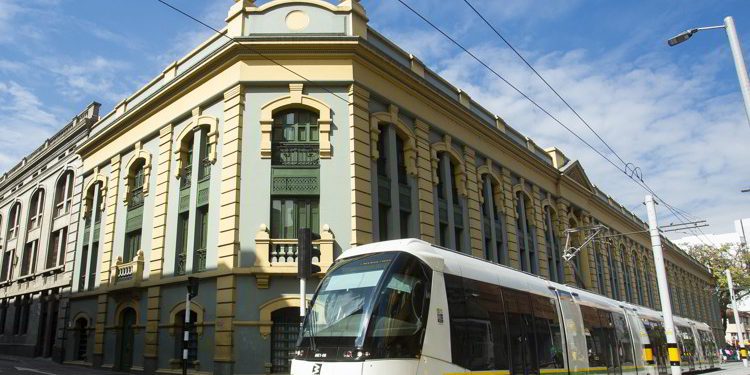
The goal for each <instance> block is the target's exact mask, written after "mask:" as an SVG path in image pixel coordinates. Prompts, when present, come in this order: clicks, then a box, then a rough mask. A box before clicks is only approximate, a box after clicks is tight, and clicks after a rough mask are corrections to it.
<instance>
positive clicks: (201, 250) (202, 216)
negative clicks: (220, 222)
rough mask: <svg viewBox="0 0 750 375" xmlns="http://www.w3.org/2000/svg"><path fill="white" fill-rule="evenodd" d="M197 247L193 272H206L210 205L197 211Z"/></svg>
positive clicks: (195, 246)
mask: <svg viewBox="0 0 750 375" xmlns="http://www.w3.org/2000/svg"><path fill="white" fill-rule="evenodd" d="M195 213H196V217H195V245H194V249H195V250H194V251H195V253H194V254H193V272H202V271H205V270H206V249H207V248H208V205H206V206H201V207H198V208H197V209H196V210H195Z"/></svg>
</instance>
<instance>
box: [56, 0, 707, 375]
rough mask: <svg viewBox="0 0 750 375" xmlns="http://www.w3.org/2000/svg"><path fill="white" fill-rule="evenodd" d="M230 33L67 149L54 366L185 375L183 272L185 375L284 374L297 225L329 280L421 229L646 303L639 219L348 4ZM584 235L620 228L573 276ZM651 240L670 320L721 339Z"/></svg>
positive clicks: (694, 269)
mask: <svg viewBox="0 0 750 375" xmlns="http://www.w3.org/2000/svg"><path fill="white" fill-rule="evenodd" d="M226 22H227V25H226V27H225V28H224V29H223V30H222V31H221V33H220V34H216V35H214V36H212V37H210V38H209V39H208V40H206V41H205V42H204V43H203V44H201V45H200V46H198V47H197V48H196V49H194V50H193V51H191V52H190V53H189V54H188V55H186V56H185V57H183V58H182V59H180V60H178V61H175V62H174V63H172V64H170V65H169V66H167V67H166V68H165V70H164V71H163V73H161V74H160V75H159V76H158V77H156V78H154V79H153V80H152V81H151V82H150V83H148V84H147V85H146V86H144V87H143V88H141V89H140V90H138V91H137V92H135V93H134V94H133V95H131V96H129V97H128V98H126V99H124V100H122V101H121V102H120V103H118V104H117V105H116V106H115V108H114V109H113V110H112V111H111V112H110V113H109V114H106V115H105V116H103V117H102V118H101V119H100V120H99V121H98V122H97V123H96V124H94V125H93V126H92V127H91V130H90V134H89V138H88V139H87V141H86V142H85V143H84V144H82V145H80V147H78V149H77V153H78V155H80V158H81V167H80V202H79V205H80V215H79V218H78V223H77V226H78V228H79V230H78V235H77V236H76V237H75V239H73V241H74V249H75V252H74V255H73V256H74V268H73V271H72V277H71V279H72V281H71V290H72V294H71V295H70V304H69V309H68V312H67V315H66V316H67V320H66V322H65V325H64V328H63V329H64V330H65V332H66V337H67V338H66V340H65V341H61V342H60V344H59V345H60V346H61V348H62V349H64V353H65V354H64V357H65V358H64V360H65V361H66V362H68V363H73V364H80V365H90V366H95V367H103V368H111V369H115V370H128V369H129V370H131V371H139V372H144V373H147V374H153V373H164V374H168V373H175V372H177V371H179V366H180V361H179V358H180V356H181V350H180V349H181V345H182V343H181V335H180V332H181V330H182V327H183V326H182V320H183V318H184V315H185V313H186V312H185V310H184V298H185V293H186V282H187V277H189V276H192V277H197V278H199V280H200V289H199V294H198V296H196V297H195V298H194V300H193V303H192V305H191V306H192V307H191V311H190V312H189V313H190V317H191V321H195V322H196V323H195V325H194V326H193V327H192V328H190V330H191V332H192V333H193V335H192V336H193V337H195V339H194V340H192V341H191V343H190V345H189V354H190V355H189V357H190V361H189V362H190V368H191V369H190V371H191V372H194V373H215V374H268V373H284V372H288V355H289V351H290V345H293V343H294V341H295V339H296V330H297V329H298V325H299V317H298V310H299V309H298V307H299V300H300V299H299V286H298V282H297V278H296V271H297V265H296V239H295V237H296V230H297V229H298V228H301V227H309V228H311V229H312V230H313V232H315V233H316V234H318V235H319V236H320V239H318V240H316V241H315V246H316V247H317V248H318V250H319V251H320V257H319V258H317V259H315V262H316V263H317V264H318V265H319V266H320V267H321V270H322V273H324V272H325V271H326V270H327V269H328V267H330V265H331V264H332V263H333V260H334V259H335V257H336V256H337V255H339V254H340V253H341V252H342V251H343V250H345V249H347V248H349V247H352V246H357V245H362V244H367V243H370V242H373V241H380V240H387V239H395V238H404V237H416V238H421V239H424V240H426V241H429V242H432V243H436V244H439V245H443V246H445V247H449V248H452V249H455V250H458V251H462V252H466V253H470V254H472V255H475V256H478V257H482V258H486V259H488V260H490V261H493V262H498V263H503V264H507V265H510V266H512V267H515V268H518V269H522V270H524V271H527V272H531V273H535V274H538V275H540V276H542V277H545V278H550V279H552V280H555V281H558V282H563V283H571V284H577V285H579V286H580V287H583V288H586V289H589V290H592V291H595V292H598V293H601V294H603V295H607V296H610V297H615V298H617V299H620V300H627V301H629V302H632V303H636V304H640V305H643V306H648V307H653V308H659V307H660V306H659V302H658V292H657V286H656V280H655V277H654V273H653V272H648V271H647V270H649V269H652V268H653V258H652V254H651V250H650V242H649V237H648V234H647V233H646V232H645V229H646V224H645V223H643V222H642V221H641V220H640V219H639V218H638V217H636V216H635V215H634V214H632V213H630V212H629V211H628V210H627V209H625V208H624V207H623V206H622V205H620V204H619V203H617V202H615V201H614V200H613V199H612V198H611V197H609V196H607V195H606V193H604V192H602V191H600V190H599V189H598V188H597V187H596V186H594V185H593V184H592V183H591V182H590V180H589V179H588V177H587V176H586V173H585V171H584V169H583V168H582V166H581V165H580V163H578V162H577V161H575V160H571V159H569V158H568V157H567V156H566V155H565V154H564V153H563V152H562V151H560V150H558V149H556V148H547V149H544V148H541V147H540V146H538V145H537V144H536V143H534V141H533V140H531V139H529V138H527V137H525V136H523V135H522V134H520V133H519V132H518V131H516V130H515V129H513V128H512V127H511V126H510V125H509V124H506V123H505V122H504V121H503V119H502V118H501V117H499V116H498V115H495V114H493V113H490V112H489V111H488V110H486V109H484V108H483V107H481V106H480V104H479V103H476V102H475V101H473V100H472V99H471V97H470V96H469V95H468V94H467V93H466V92H464V91H462V90H460V89H459V88H456V87H454V86H452V85H451V84H450V83H448V82H447V81H445V80H444V79H443V78H441V77H439V76H438V75H437V74H435V73H434V72H432V71H430V70H429V69H428V68H426V67H425V65H424V64H423V63H422V62H421V61H420V60H419V59H418V58H416V57H415V56H412V55H410V54H409V53H407V52H406V51H403V50H402V49H401V48H399V47H398V46H397V45H395V44H393V43H392V42H390V41H389V40H387V39H386V38H385V37H383V36H382V35H380V34H379V33H377V31H375V30H373V29H372V28H370V27H369V26H368V18H367V15H366V12H365V9H364V8H363V7H362V5H361V4H360V3H359V1H356V0H347V1H342V2H340V3H331V2H326V1H322V0H274V1H271V2H267V3H264V4H262V5H258V4H255V3H254V2H252V1H249V0H242V1H236V2H234V4H233V5H231V8H229V11H228V15H227V18H226ZM596 224H602V225H605V226H606V227H607V228H608V229H607V231H606V235H617V234H623V235H622V236H614V237H610V238H612V240H611V241H606V242H604V241H599V242H595V243H594V244H592V245H588V246H586V247H584V248H583V250H582V251H581V252H580V253H579V254H578V255H577V257H576V258H575V260H574V262H575V264H576V266H577V268H578V269H579V270H580V272H579V273H578V275H579V276H578V277H576V276H575V274H574V272H573V267H571V265H570V264H567V263H566V262H565V261H564V260H563V259H562V248H563V246H564V244H565V239H566V237H565V234H564V231H565V229H566V228H569V227H582V226H590V225H596ZM633 232H637V233H635V234H627V235H625V234H626V233H633ZM572 241H573V243H581V242H580V241H582V238H580V236H579V237H576V236H573V238H572ZM576 241H578V242H576ZM665 242H666V245H665V252H666V253H665V256H666V259H667V262H668V271H669V275H670V281H671V282H673V284H672V285H674V288H673V290H672V294H673V296H674V298H675V301H674V305H675V311H676V312H677V313H678V314H681V315H684V316H687V317H691V318H694V319H697V320H702V321H706V322H709V323H710V324H712V325H714V326H715V327H717V328H719V329H720V326H721V324H720V322H719V316H718V311H719V309H718V305H716V303H715V301H713V300H712V299H711V295H710V293H709V292H708V291H707V290H708V289H710V288H712V287H713V285H714V281H713V280H712V279H711V275H710V273H709V272H708V271H707V270H706V269H705V267H703V266H702V265H700V264H698V263H697V262H696V261H695V260H694V259H692V258H690V257H689V256H688V255H687V254H685V253H684V252H682V251H681V250H679V249H678V248H677V247H676V246H674V245H672V244H671V243H670V242H669V241H667V240H666V239H665ZM322 273H321V275H320V276H322ZM312 284H315V283H314V282H313V283H312ZM313 292H314V285H312V286H309V288H308V291H307V293H309V294H308V298H309V297H310V294H312V293H313Z"/></svg>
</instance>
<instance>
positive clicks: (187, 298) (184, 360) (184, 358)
mask: <svg viewBox="0 0 750 375" xmlns="http://www.w3.org/2000/svg"><path fill="white" fill-rule="evenodd" d="M182 332H183V334H182V375H187V365H188V344H189V343H190V292H188V293H187V294H185V326H184V329H183V331H182Z"/></svg>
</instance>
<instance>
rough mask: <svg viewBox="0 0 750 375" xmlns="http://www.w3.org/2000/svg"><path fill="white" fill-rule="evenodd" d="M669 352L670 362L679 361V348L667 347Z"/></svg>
mask: <svg viewBox="0 0 750 375" xmlns="http://www.w3.org/2000/svg"><path fill="white" fill-rule="evenodd" d="M667 352H668V353H669V361H670V362H680V349H678V348H667Z"/></svg>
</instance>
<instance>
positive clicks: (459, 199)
mask: <svg viewBox="0 0 750 375" xmlns="http://www.w3.org/2000/svg"><path fill="white" fill-rule="evenodd" d="M448 147H450V146H448ZM437 158H438V163H437V167H438V170H437V186H436V187H435V190H436V196H437V207H436V208H437V209H436V212H437V218H438V235H439V236H438V239H439V243H440V245H441V246H444V247H447V248H451V249H455V250H456V251H466V250H467V246H466V243H465V241H466V240H467V239H466V238H465V237H466V236H465V234H464V233H465V231H464V207H465V204H464V197H463V196H462V195H461V194H459V191H460V190H459V184H460V183H463V182H462V181H460V180H459V179H458V178H457V177H458V174H459V173H461V172H460V171H461V167H460V165H459V164H458V163H457V161H456V160H454V159H453V158H452V157H451V156H450V154H449V153H448V152H439V153H437Z"/></svg>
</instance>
